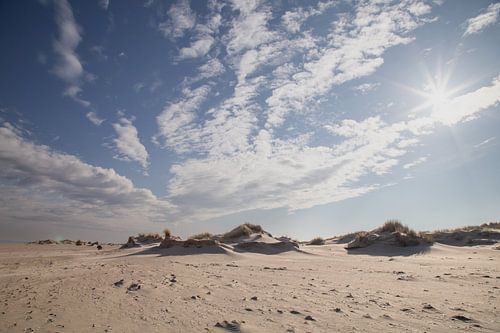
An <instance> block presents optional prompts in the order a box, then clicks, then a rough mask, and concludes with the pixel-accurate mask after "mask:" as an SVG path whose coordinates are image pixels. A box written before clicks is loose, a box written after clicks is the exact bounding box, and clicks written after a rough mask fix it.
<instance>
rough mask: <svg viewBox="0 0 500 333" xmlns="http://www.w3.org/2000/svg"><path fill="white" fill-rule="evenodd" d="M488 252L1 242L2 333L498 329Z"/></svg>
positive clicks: (497, 254) (499, 270)
mask: <svg viewBox="0 0 500 333" xmlns="http://www.w3.org/2000/svg"><path fill="white" fill-rule="evenodd" d="M493 248H494V246H491V245H481V246H470V247H466V246H463V247H455V246H449V245H443V244H439V243H435V244H434V245H433V246H430V247H412V248H397V247H387V246H376V245H374V246H372V247H370V248H366V249H360V251H359V252H355V251H350V252H349V253H348V252H347V251H346V250H345V249H344V244H327V245H323V246H303V245H302V246H300V249H299V251H285V252H273V253H275V254H272V255H269V254H262V253H248V252H244V251H241V252H238V251H233V250H231V248H230V247H223V246H217V247H204V248H182V247H174V248H169V249H160V250H159V249H156V248H153V247H151V246H149V247H141V248H131V249H122V250H120V249H119V246H107V245H104V249H103V250H102V251H97V250H96V248H95V247H90V246H75V245H61V244H59V245H57V244H52V245H37V244H29V245H26V244H3V245H0V301H1V302H0V332H9V333H10V332H231V331H232V332H237V331H241V332H337V331H338V332H405V331H406V332H461V331H463V332H500V318H499V316H498V314H499V313H500V311H499V307H500V292H499V287H500V265H499V260H500V251H499V250H494V249H493Z"/></svg>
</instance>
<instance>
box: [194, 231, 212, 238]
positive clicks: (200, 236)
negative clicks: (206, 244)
mask: <svg viewBox="0 0 500 333" xmlns="http://www.w3.org/2000/svg"><path fill="white" fill-rule="evenodd" d="M211 238H212V234H211V233H209V232H202V233H199V234H196V235H192V236H190V237H189V238H188V239H198V240H201V239H211Z"/></svg>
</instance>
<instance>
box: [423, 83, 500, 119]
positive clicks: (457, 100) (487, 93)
mask: <svg viewBox="0 0 500 333" xmlns="http://www.w3.org/2000/svg"><path fill="white" fill-rule="evenodd" d="M499 102H500V76H497V77H496V78H494V79H493V80H492V82H491V85H489V86H485V87H482V88H479V89H477V90H475V91H473V92H470V93H467V94H464V95H461V96H457V97H454V98H452V99H450V100H448V101H445V102H443V104H442V105H440V106H439V107H437V108H435V109H434V110H433V112H432V118H433V119H434V120H435V121H439V122H441V123H442V124H444V125H448V126H451V125H454V124H457V123H459V122H463V121H468V120H471V119H474V118H475V117H476V116H477V114H478V113H479V112H480V111H482V110H485V109H487V108H490V107H492V106H495V105H498V103H499Z"/></svg>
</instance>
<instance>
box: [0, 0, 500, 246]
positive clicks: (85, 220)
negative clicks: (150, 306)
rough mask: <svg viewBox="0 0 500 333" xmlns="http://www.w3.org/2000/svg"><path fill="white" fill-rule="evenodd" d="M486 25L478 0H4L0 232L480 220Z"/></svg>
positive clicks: (498, 124) (486, 162) (349, 226)
mask: <svg viewBox="0 0 500 333" xmlns="http://www.w3.org/2000/svg"><path fill="white" fill-rule="evenodd" d="M305 3H307V5H304V4H305ZM499 21H500V3H498V2H496V1H437V0H435V1H423V0H422V1H420V0H412V1H410V0H408V1H347V0H338V1H320V2H313V1H310V2H309V1H308V2H300V1H270V2H266V1H258V0H254V1H242V0H233V1H207V2H205V1H203V2H198V1H191V2H190V1H188V0H179V1H159V0H147V1H113V0H108V1H105V0H96V1H67V0H58V1H50V0H45V1H31V2H25V1H23V2H19V1H10V2H5V1H4V2H2V3H1V4H0V24H1V25H2V27H1V29H0V43H1V45H3V47H2V52H1V53H0V71H1V73H2V75H1V76H0V124H1V125H0V192H1V193H0V233H1V234H2V236H1V237H0V238H2V239H3V240H27V239H34V238H57V237H67V238H89V239H90V238H92V239H100V240H115V241H116V240H123V239H124V238H125V237H126V236H127V235H128V234H132V233H135V232H138V231H161V230H162V229H163V228H165V227H169V228H170V229H172V230H173V231H174V233H176V234H180V235H182V236H187V235H189V234H192V233H195V232H199V231H205V230H209V231H212V232H222V231H224V230H227V229H228V228H231V227H233V226H234V225H237V224H240V223H242V222H246V221H249V222H254V223H260V224H262V225H264V227H265V228H266V229H268V230H270V231H271V232H273V233H276V234H288V235H290V236H293V237H297V238H300V239H307V238H310V237H313V236H316V235H322V236H329V235H334V234H340V233H344V232H349V231H354V230H360V229H370V228H373V227H376V226H377V225H379V224H381V223H382V222H383V221H384V220H386V219H389V218H399V219H401V220H402V221H403V222H404V223H407V224H409V225H411V226H412V227H415V228H417V229H437V228H446V227H451V226H458V225H464V224H477V223H482V222H487V221H492V220H498V218H499V216H500V205H498V203H499V202H500V191H499V190H498V189H499V188H500V177H499V176H498V174H499V170H500V144H499V140H500V116H499V111H500V106H499V102H500V62H499V61H498V54H500V24H499Z"/></svg>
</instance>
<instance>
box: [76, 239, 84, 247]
mask: <svg viewBox="0 0 500 333" xmlns="http://www.w3.org/2000/svg"><path fill="white" fill-rule="evenodd" d="M82 244H83V242H82V241H81V240H77V241H76V243H75V245H77V246H81V245H82Z"/></svg>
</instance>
